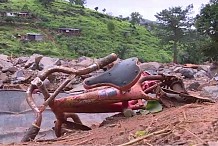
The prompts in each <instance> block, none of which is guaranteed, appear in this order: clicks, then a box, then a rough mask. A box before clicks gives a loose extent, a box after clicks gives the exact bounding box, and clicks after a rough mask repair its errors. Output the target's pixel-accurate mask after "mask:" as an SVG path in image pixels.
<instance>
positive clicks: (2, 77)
mask: <svg viewBox="0 0 218 146" xmlns="http://www.w3.org/2000/svg"><path fill="white" fill-rule="evenodd" d="M0 80H1V81H2V82H3V83H5V82H7V81H8V80H9V79H8V76H7V74H6V73H0Z"/></svg>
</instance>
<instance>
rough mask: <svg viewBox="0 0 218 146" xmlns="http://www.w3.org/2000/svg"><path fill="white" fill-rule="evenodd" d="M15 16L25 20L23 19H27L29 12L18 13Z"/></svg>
mask: <svg viewBox="0 0 218 146" xmlns="http://www.w3.org/2000/svg"><path fill="white" fill-rule="evenodd" d="M17 16H18V17H23V18H25V17H29V16H30V13H29V12H19V13H17Z"/></svg>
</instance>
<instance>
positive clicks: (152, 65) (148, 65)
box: [139, 62, 161, 71]
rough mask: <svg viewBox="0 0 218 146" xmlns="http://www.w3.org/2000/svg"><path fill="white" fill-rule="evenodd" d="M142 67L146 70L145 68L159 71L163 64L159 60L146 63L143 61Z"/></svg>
mask: <svg viewBox="0 0 218 146" xmlns="http://www.w3.org/2000/svg"><path fill="white" fill-rule="evenodd" d="M139 66H140V68H141V69H142V70H143V71H144V70H153V71H157V70H158V69H159V68H160V66H161V64H160V63H158V62H146V63H141V64H140V65H139Z"/></svg>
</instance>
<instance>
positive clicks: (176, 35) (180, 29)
mask: <svg viewBox="0 0 218 146" xmlns="http://www.w3.org/2000/svg"><path fill="white" fill-rule="evenodd" d="M192 9H193V5H189V6H187V7H186V8H185V9H184V10H183V9H182V8H181V7H180V6H178V7H172V8H169V9H165V10H162V11H161V12H160V13H157V14H156V15H155V17H156V18H157V21H158V23H159V25H160V27H161V28H162V30H161V31H162V33H161V34H160V35H162V36H163V37H164V38H163V39H164V40H165V41H166V42H170V41H173V54H174V55H173V62H174V63H177V57H178V49H177V46H178V43H179V42H180V40H181V39H182V37H183V36H184V34H185V32H186V31H187V30H188V29H190V28H191V26H192V25H193V19H192V18H191V17H188V15H189V14H191V12H192Z"/></svg>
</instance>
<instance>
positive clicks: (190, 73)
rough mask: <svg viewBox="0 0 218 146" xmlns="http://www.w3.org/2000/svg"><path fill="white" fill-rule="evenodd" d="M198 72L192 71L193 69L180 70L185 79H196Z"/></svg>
mask: <svg viewBox="0 0 218 146" xmlns="http://www.w3.org/2000/svg"><path fill="white" fill-rule="evenodd" d="M195 72H196V70H194V69H192V68H182V69H180V70H179V73H181V74H182V75H183V76H184V77H185V78H189V79H191V78H194V74H195Z"/></svg>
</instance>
